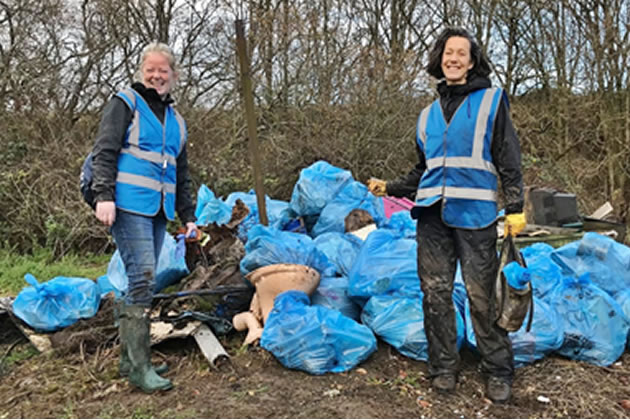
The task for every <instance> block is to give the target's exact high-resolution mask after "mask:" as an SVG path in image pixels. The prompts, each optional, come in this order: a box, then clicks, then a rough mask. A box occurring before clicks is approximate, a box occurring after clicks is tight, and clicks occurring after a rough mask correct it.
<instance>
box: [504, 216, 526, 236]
mask: <svg viewBox="0 0 630 420" xmlns="http://www.w3.org/2000/svg"><path fill="white" fill-rule="evenodd" d="M526 225H527V221H526V220H525V213H514V214H508V215H507V216H505V223H504V225H503V237H505V238H507V236H508V235H512V236H516V235H518V234H519V233H521V231H522V230H523V229H525V226H526Z"/></svg>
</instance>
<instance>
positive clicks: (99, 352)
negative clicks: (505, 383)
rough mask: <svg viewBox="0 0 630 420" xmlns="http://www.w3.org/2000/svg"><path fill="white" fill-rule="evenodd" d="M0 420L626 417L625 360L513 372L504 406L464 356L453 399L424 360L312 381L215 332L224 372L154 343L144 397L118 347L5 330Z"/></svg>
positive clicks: (190, 347) (554, 361)
mask: <svg viewBox="0 0 630 420" xmlns="http://www.w3.org/2000/svg"><path fill="white" fill-rule="evenodd" d="M3 329H4V331H3V332H2V334H1V337H0V338H1V340H0V358H1V359H0V418H35V417H36V418H112V417H113V418H541V417H543V418H558V417H562V418H627V417H628V416H629V415H630V411H627V409H625V408H624V405H626V403H625V402H624V401H625V400H628V399H630V355H629V354H628V353H626V354H624V355H623V357H622V358H621V359H620V361H619V362H617V363H616V364H614V365H613V366H611V367H609V368H602V367H597V366H593V365H589V364H586V363H582V362H576V361H571V360H566V359H563V358H559V357H548V358H546V359H544V360H542V361H540V362H538V363H536V364H534V365H531V366H527V367H524V368H520V369H518V370H517V377H516V380H515V384H514V397H513V399H512V400H511V402H510V403H509V404H507V405H493V404H492V403H491V402H490V401H488V400H487V399H485V398H484V394H483V382H482V379H481V377H480V374H479V373H478V371H477V368H476V366H477V360H476V358H475V356H474V355H472V354H471V353H469V352H467V351H465V350H464V351H463V352H462V355H463V363H462V365H463V370H462V373H461V376H460V380H459V384H458V387H457V393H456V395H454V396H441V395H438V394H436V393H435V392H434V391H433V390H432V389H431V387H430V383H429V380H428V378H427V375H426V372H427V369H426V364H425V363H423V362H418V361H414V360H411V359H409V358H407V357H404V356H402V355H400V354H399V353H397V352H396V351H395V350H394V349H392V348H391V347H390V346H389V345H387V344H385V343H383V342H379V348H378V352H376V353H375V354H373V355H372V356H371V357H370V358H369V359H368V360H367V361H366V362H364V363H362V364H361V365H360V366H359V367H358V368H355V369H353V370H352V371H350V372H347V373H343V374H326V375H323V376H312V375H309V374H306V373H303V372H300V371H294V370H289V369H286V368H284V367H283V366H282V365H281V364H280V363H278V362H277V361H276V360H275V359H274V357H273V356H272V355H271V354H270V353H268V352H266V351H265V350H263V349H260V348H256V347H254V348H248V349H247V348H243V347H241V345H240V343H241V341H242V339H243V338H244V336H243V334H241V333H234V334H232V335H229V336H227V337H222V338H221V341H222V343H223V345H224V347H225V348H226V350H227V351H228V353H229V354H230V356H231V365H224V366H223V367H222V368H221V369H219V370H216V369H214V368H212V367H210V366H209V364H208V362H207V361H206V359H205V358H204V357H203V355H202V354H201V352H200V351H199V350H198V348H197V346H196V344H195V342H194V341H193V340H192V339H178V340H170V341H168V342H165V343H162V344H160V345H158V346H156V347H154V361H155V362H158V361H160V360H164V361H166V362H167V363H168V364H169V366H170V367H171V369H170V371H169V372H168V373H167V374H166V376H167V377H168V378H170V379H171V380H172V381H173V382H174V383H175V388H174V389H173V390H171V391H168V392H162V393H159V394H155V395H146V394H144V393H142V392H141V391H138V390H136V389H134V388H132V387H131V386H130V385H128V383H127V382H126V381H125V380H124V379H121V378H119V377H118V374H117V358H118V345H117V344H116V342H115V341H114V342H112V343H105V344H103V345H101V346H97V347H96V348H90V347H89V346H85V345H80V346H79V347H78V348H77V349H75V351H72V352H69V353H66V354H59V352H51V353H49V354H35V352H34V351H33V350H32V347H31V346H30V344H29V343H28V342H27V341H26V340H25V339H24V338H23V337H22V336H21V334H20V333H19V332H18V331H17V330H14V331H10V328H9V329H7V328H6V324H5V325H3Z"/></svg>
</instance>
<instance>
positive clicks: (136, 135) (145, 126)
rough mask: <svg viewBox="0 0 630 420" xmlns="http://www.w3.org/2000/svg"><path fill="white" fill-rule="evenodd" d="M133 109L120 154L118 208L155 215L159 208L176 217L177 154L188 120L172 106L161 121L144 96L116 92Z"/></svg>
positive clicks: (117, 188) (129, 91)
mask: <svg viewBox="0 0 630 420" xmlns="http://www.w3.org/2000/svg"><path fill="white" fill-rule="evenodd" d="M116 96H118V97H119V98H121V99H122V100H123V101H124V102H125V103H126V104H127V106H129V108H130V109H131V110H132V111H133V114H134V115H133V119H132V120H131V123H130V124H129V127H128V128H127V133H126V135H125V140H124V144H123V148H122V149H121V151H120V155H119V156H118V175H117V177H116V207H117V208H120V209H122V210H125V211H128V212H131V213H135V214H140V215H143V216H155V215H156V214H157V213H158V212H159V211H160V207H163V208H164V214H165V215H166V218H167V219H169V220H173V219H175V193H176V192H175V189H176V186H177V156H179V154H180V153H181V151H182V150H183V148H184V144H185V143H186V138H187V131H186V123H185V122H184V119H183V118H182V117H181V115H180V114H179V113H178V112H177V111H176V110H175V109H174V108H173V107H172V106H170V105H169V106H167V107H166V113H165V116H164V123H162V122H160V120H159V119H158V117H157V116H156V115H155V114H154V113H153V111H152V110H151V108H150V107H149V104H147V102H146V101H145V100H144V98H143V97H142V96H141V95H140V94H139V93H138V92H136V91H135V90H133V89H125V90H123V91H120V92H118V93H117V94H116Z"/></svg>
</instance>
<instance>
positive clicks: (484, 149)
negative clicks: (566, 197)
mask: <svg viewBox="0 0 630 420" xmlns="http://www.w3.org/2000/svg"><path fill="white" fill-rule="evenodd" d="M427 71H428V73H429V74H430V75H431V76H433V77H435V78H437V79H441V81H440V83H439V84H438V92H439V95H440V97H439V99H437V100H435V101H434V102H433V103H432V104H431V105H429V106H428V107H426V108H425V109H424V110H423V111H422V112H421V113H420V117H419V118H418V126H417V130H416V149H417V151H418V157H419V162H418V164H417V165H416V167H415V168H414V169H413V170H412V171H411V172H410V173H409V174H407V175H406V176H403V177H401V178H400V179H398V180H395V181H389V182H385V181H380V180H376V181H371V182H369V184H368V187H369V188H370V190H371V191H372V192H373V193H374V194H376V195H385V194H389V195H392V196H396V197H403V196H407V197H409V196H414V195H415V206H414V207H413V209H412V210H411V215H412V217H413V218H415V219H418V227H417V242H418V273H419V276H420V285H421V288H422V292H423V295H424V298H423V302H422V307H423V311H424V328H425V333H426V336H427V340H428V344H429V374H430V375H431V377H432V386H433V387H434V389H435V390H436V391H438V392H442V393H452V392H454V391H455V387H456V382H457V374H458V369H459V354H458V352H457V346H456V339H457V331H456V323H455V309H454V306H453V300H452V295H453V282H454V279H455V272H456V268H457V262H458V260H459V263H460V265H461V270H462V277H463V279H464V282H465V284H466V291H467V294H468V299H469V302H470V312H471V319H472V324H473V329H474V331H475V338H476V340H477V348H478V350H479V353H480V354H481V370H482V373H483V374H484V376H485V377H486V379H487V386H486V393H487V395H488V397H489V398H490V399H491V400H492V401H494V402H496V403H504V402H506V401H508V400H509V398H510V396H511V385H512V380H513V377H514V361H513V352H512V346H511V342H510V340H509V338H508V335H507V332H506V331H505V330H503V329H502V328H500V327H499V326H497V325H496V323H495V316H494V313H495V304H494V297H495V296H494V282H495V279H496V276H497V270H498V265H499V264H498V258H497V248H496V245H497V226H496V219H497V190H498V184H499V180H500V181H501V187H502V191H503V198H504V202H505V213H506V218H505V234H506V235H517V234H518V233H519V232H520V231H521V230H522V229H523V228H524V227H525V215H524V213H523V181H522V174H521V155H520V146H519V141H518V138H517V136H516V133H515V131H514V127H513V126H512V121H511V119H510V116H509V104H508V99H507V95H506V93H505V91H504V90H503V89H500V88H493V87H491V83H490V80H489V79H488V77H487V76H488V75H489V74H490V66H489V65H488V61H487V60H486V58H485V57H484V54H483V52H482V50H481V48H480V47H479V45H478V44H477V42H476V41H475V40H474V39H473V38H472V37H471V36H470V35H469V34H468V32H466V31H465V30H463V29H460V28H448V29H446V30H444V31H443V32H442V33H441V34H440V36H439V37H438V38H437V40H436V42H435V45H434V46H433V48H432V50H431V51H430V53H429V64H428V66H427Z"/></svg>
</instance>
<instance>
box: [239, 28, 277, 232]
mask: <svg viewBox="0 0 630 420" xmlns="http://www.w3.org/2000/svg"><path fill="white" fill-rule="evenodd" d="M234 26H235V28H236V48H237V52H238V60H239V63H240V65H241V86H242V89H243V104H244V106H245V119H246V121H247V134H248V137H249V153H250V156H251V160H252V166H253V168H254V187H255V189H256V202H257V204H258V214H259V217H260V223H261V224H263V225H265V226H267V225H268V224H269V221H268V220H267V205H266V203H265V187H264V185H263V179H262V178H263V177H262V169H261V166H260V153H259V151H258V136H257V133H256V115H255V114H254V97H253V95H252V81H251V79H250V77H249V60H248V57H247V44H246V41H245V26H244V24H243V20H242V19H237V20H236V21H235V22H234Z"/></svg>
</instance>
